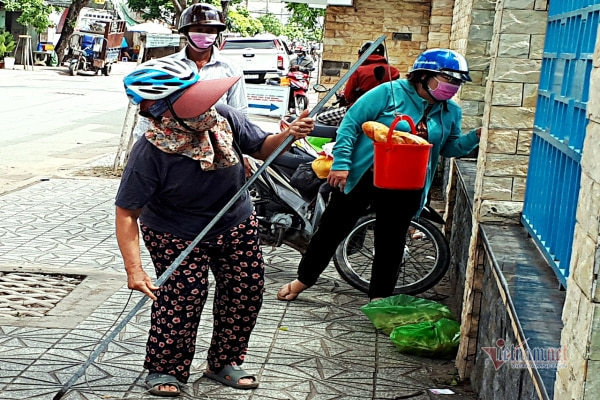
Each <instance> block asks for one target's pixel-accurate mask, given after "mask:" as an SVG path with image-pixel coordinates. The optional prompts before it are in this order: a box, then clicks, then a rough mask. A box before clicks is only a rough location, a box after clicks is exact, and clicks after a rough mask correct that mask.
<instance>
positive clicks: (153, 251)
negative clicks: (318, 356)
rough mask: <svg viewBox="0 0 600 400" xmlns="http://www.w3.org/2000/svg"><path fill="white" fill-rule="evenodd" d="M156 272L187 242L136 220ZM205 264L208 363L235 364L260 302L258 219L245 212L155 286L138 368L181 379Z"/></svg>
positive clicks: (213, 366) (190, 351)
mask: <svg viewBox="0 0 600 400" xmlns="http://www.w3.org/2000/svg"><path fill="white" fill-rule="evenodd" d="M141 230H142V235H143V239H144V242H145V244H146V248H147V249H148V251H149V252H150V255H151V256H152V261H153V263H154V267H155V270H156V276H157V277H158V276H160V275H161V274H162V273H163V272H164V271H165V270H166V269H167V268H168V267H169V266H170V265H171V264H172V263H173V261H174V260H175V259H176V258H177V256H178V255H179V254H180V253H181V252H182V251H183V250H184V249H185V248H187V246H188V244H189V243H190V242H191V241H189V240H183V239H180V238H178V237H175V236H173V235H171V234H169V233H163V232H156V231H153V230H151V229H149V228H148V227H147V226H145V225H144V224H141ZM209 269H210V270H212V273H213V275H214V277H215V280H216V286H215V297H214V305H213V317H214V321H213V336H212V341H211V344H210V348H209V349H208V357H207V361H208V368H209V369H210V370H211V371H213V372H218V371H220V370H221V369H222V368H223V367H225V366H227V365H241V364H242V363H243V362H244V357H245V355H246V352H247V350H248V340H249V338H250V334H251V332H252V329H253V328H254V325H255V324H256V318H257V317H258V312H259V310H260V308H261V305H262V298H263V292H264V265H263V258H262V252H261V249H260V245H259V242H258V221H257V220H256V218H255V216H254V215H251V216H250V217H249V218H248V219H247V220H246V221H244V222H242V223H240V224H239V225H237V226H235V227H233V228H232V229H231V230H229V232H228V233H226V234H223V235H219V236H217V237H216V238H214V239H211V240H209V241H203V242H200V243H199V244H198V246H196V247H195V248H194V250H193V251H192V252H191V253H190V254H189V255H188V256H187V257H186V258H185V259H184V260H183V262H182V263H181V265H180V266H179V267H178V268H177V269H176V270H175V271H174V272H173V274H172V275H171V277H170V278H169V279H168V280H167V281H166V282H165V283H164V284H163V285H162V286H161V287H160V289H159V290H157V291H156V292H155V294H156V296H157V298H158V300H157V301H155V302H154V303H153V304H152V315H151V328H150V332H149V337H148V343H147V345H146V360H145V363H144V368H146V369H148V370H149V371H150V372H162V373H166V374H170V375H174V376H175V377H176V378H177V379H178V380H179V381H180V382H183V383H186V382H187V381H188V378H189V376H190V367H191V364H192V359H193V358H194V353H195V350H196V344H195V343H196V335H197V331H198V324H199V323H200V315H201V313H202V309H203V308H204V304H205V303H206V299H207V296H208V279H209V274H210V273H209Z"/></svg>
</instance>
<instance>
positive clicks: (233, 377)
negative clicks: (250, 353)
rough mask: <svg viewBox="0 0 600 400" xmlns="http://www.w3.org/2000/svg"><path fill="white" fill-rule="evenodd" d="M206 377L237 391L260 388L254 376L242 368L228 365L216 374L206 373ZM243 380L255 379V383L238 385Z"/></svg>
mask: <svg viewBox="0 0 600 400" xmlns="http://www.w3.org/2000/svg"><path fill="white" fill-rule="evenodd" d="M204 376H206V377H207V378H209V379H212V380H214V381H217V382H220V383H222V384H223V385H225V386H230V387H232V388H236V389H254V388H257V387H258V381H257V380H256V377H255V376H254V375H250V374H249V373H247V372H246V371H244V369H243V368H242V367H238V366H235V365H228V366H226V367H225V368H223V369H222V370H221V371H220V372H218V373H214V372H210V371H204ZM242 378H250V379H253V380H254V382H252V383H247V384H240V383H238V382H239V381H240V379H242Z"/></svg>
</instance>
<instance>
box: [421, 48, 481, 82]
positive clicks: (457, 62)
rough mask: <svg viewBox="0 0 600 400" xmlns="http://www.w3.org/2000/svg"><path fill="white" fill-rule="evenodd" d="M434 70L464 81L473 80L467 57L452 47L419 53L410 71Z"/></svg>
mask: <svg viewBox="0 0 600 400" xmlns="http://www.w3.org/2000/svg"><path fill="white" fill-rule="evenodd" d="M413 71H432V72H439V73H443V74H446V75H449V76H451V77H453V78H456V79H460V80H461V81H463V82H471V77H470V76H469V65H468V64H467V60H466V59H465V57H464V56H463V55H462V54H460V53H458V52H456V51H454V50H450V49H430V50H425V51H424V52H423V53H421V54H419V56H418V57H417V59H416V60H415V63H414V64H413V66H412V69H411V70H410V72H413Z"/></svg>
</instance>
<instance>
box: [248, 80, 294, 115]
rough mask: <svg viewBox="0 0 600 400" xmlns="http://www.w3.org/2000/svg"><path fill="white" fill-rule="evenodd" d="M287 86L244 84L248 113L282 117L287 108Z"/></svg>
mask: <svg viewBox="0 0 600 400" xmlns="http://www.w3.org/2000/svg"><path fill="white" fill-rule="evenodd" d="M289 92H290V88H289V87H288V86H275V85H265V84H263V85H257V84H246V93H247V98H248V113H249V114H258V115H267V116H271V117H283V116H284V115H285V114H286V111H287V106H288V96H289Z"/></svg>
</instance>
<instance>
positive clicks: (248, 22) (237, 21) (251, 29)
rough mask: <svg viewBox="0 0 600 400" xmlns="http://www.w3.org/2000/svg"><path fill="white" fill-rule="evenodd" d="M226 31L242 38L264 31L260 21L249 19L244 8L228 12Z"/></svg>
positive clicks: (248, 14)
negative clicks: (237, 34)
mask: <svg viewBox="0 0 600 400" xmlns="http://www.w3.org/2000/svg"><path fill="white" fill-rule="evenodd" d="M227 29H229V31H230V32H238V33H239V34H240V35H242V36H254V35H256V34H257V33H261V32H264V31H265V28H264V26H263V24H262V23H261V22H260V20H258V19H256V18H253V17H251V16H250V13H248V10H247V9H246V8H245V7H240V8H238V9H236V10H231V11H229V15H228V16H227Z"/></svg>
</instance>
